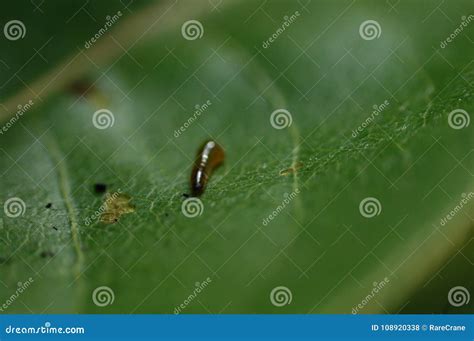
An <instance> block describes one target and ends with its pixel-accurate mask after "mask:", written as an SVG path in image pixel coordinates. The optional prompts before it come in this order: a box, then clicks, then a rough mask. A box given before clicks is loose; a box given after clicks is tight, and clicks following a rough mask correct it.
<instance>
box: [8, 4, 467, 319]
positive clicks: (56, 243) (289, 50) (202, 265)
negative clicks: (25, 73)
mask: <svg viewBox="0 0 474 341" xmlns="http://www.w3.org/2000/svg"><path fill="white" fill-rule="evenodd" d="M185 3H186V2H185ZM187 3H190V2H187ZM468 3H469V2H468V1H459V2H457V3H456V5H453V4H450V5H449V6H448V5H447V4H445V5H440V4H438V3H437V2H435V1H428V2H426V3H424V5H423V6H422V5H420V4H414V3H411V2H408V1H401V2H399V3H397V4H395V5H390V4H388V3H384V2H380V1H364V2H355V1H338V2H335V1H313V2H309V3H305V4H304V3H303V2H269V3H265V4H257V3H253V2H240V3H235V4H233V5H228V6H224V5H222V4H221V5H219V4H214V5H216V6H218V7H217V9H216V8H214V7H213V5H212V4H211V3H209V4H206V6H207V7H206V6H202V9H201V11H202V12H204V14H203V15H202V16H200V15H199V14H198V13H197V12H196V13H193V12H192V11H189V10H186V6H185V5H183V4H181V5H180V7H176V8H175V7H171V9H169V12H166V11H167V8H169V7H166V6H164V5H163V7H162V8H161V12H153V11H150V10H148V11H147V9H146V8H145V10H144V12H147V13H149V15H150V16H153V17H156V16H157V15H158V13H160V15H161V14H163V13H165V14H164V17H173V18H175V19H173V20H172V21H171V20H170V21H169V23H168V29H167V30H166V31H165V32H164V33H163V34H162V35H159V36H156V35H150V37H148V39H140V38H139V37H140V35H141V34H140V32H138V33H137V32H134V34H133V35H131V34H130V35H125V36H123V35H121V34H120V32H128V31H127V29H126V28H127V27H129V26H127V25H130V22H132V23H136V21H133V20H132V19H133V18H129V19H130V20H131V21H127V22H125V23H122V24H120V23H118V25H122V26H117V32H119V33H117V38H115V40H116V41H117V43H118V44H116V45H121V46H123V47H124V48H125V49H127V50H126V51H127V52H126V53H123V54H122V55H121V56H120V58H116V57H115V56H114V54H110V58H111V59H110V60H109V62H108V63H105V64H104V66H101V65H102V64H103V63H104V60H105V59H106V58H105V57H104V59H102V57H101V58H100V59H101V63H99V64H98V67H97V68H95V67H93V68H92V71H88V72H87V73H84V74H82V73H83V70H86V69H87V68H83V69H80V70H79V71H81V72H79V71H74V70H66V71H65V73H66V74H68V73H69V72H71V74H72V76H67V77H65V78H64V79H62V81H60V82H59V83H60V84H59V85H55V86H54V87H55V88H56V89H57V90H56V91H51V92H49V91H48V95H49V96H48V98H47V99H46V98H43V101H42V102H39V101H38V102H36V101H35V104H34V105H33V106H32V108H31V109H29V110H28V112H27V113H25V114H24V115H20V119H18V120H16V121H15V122H13V124H11V127H9V129H7V131H5V132H4V133H3V134H2V135H1V137H0V139H1V141H2V147H1V152H2V156H3V157H2V158H1V159H0V160H1V161H0V171H1V172H2V174H3V175H2V177H1V187H2V197H1V200H2V201H3V203H7V200H8V199H10V198H20V199H21V200H22V201H23V202H24V203H25V208H24V212H23V213H24V214H23V215H20V216H19V217H11V215H12V214H10V216H8V215H7V214H6V212H5V214H4V215H3V219H2V220H1V221H0V224H1V225H0V236H1V240H0V257H1V259H2V262H1V265H0V271H1V278H0V280H1V282H0V287H1V288H2V289H1V290H0V302H2V301H7V299H8V298H9V297H10V296H11V295H12V294H14V293H15V290H16V289H17V283H18V282H22V283H25V282H26V281H28V279H29V278H30V277H31V278H32V280H33V281H32V284H31V285H30V286H29V287H28V289H27V290H24V292H23V293H21V295H19V297H18V299H15V300H13V302H12V303H11V304H8V307H7V308H8V309H4V310H5V311H7V312H12V313H13V312H29V311H33V312H35V313H40V312H47V313H64V312H67V313H73V312H80V313H98V312H103V313H173V312H176V308H178V307H179V310H180V312H183V313H207V312H212V313H219V312H225V313H308V312H309V313H327V312H329V313H351V312H354V309H356V307H357V306H358V305H359V304H361V306H362V308H360V307H358V308H357V309H356V310H357V312H359V313H383V312H390V313H396V312H399V311H400V310H401V309H402V310H403V309H406V311H410V312H448V311H449V312H453V313H460V312H468V311H469V310H472V303H470V305H465V306H463V307H460V308H453V307H451V306H450V305H449V301H448V292H449V290H450V289H451V288H452V287H454V286H464V287H465V288H466V289H467V290H469V291H470V292H471V293H472V292H474V291H473V287H472V284H473V281H472V279H473V278H472V265H473V260H474V257H473V245H472V233H473V230H472V224H471V220H472V219H471V218H470V212H471V210H472V203H471V201H470V198H471V196H470V193H472V180H471V178H472V169H473V161H474V160H473V159H472V156H471V150H472V147H471V146H472V141H473V137H472V136H473V135H472V129H473V125H472V124H471V125H467V126H466V127H464V128H462V129H453V128H452V127H451V126H450V124H449V122H450V119H449V117H450V116H449V115H450V113H451V112H453V110H457V109H462V110H465V111H466V113H467V117H469V115H470V114H471V113H473V112H474V97H473V95H474V70H473V64H472V51H473V44H472V40H473V38H471V37H473V35H472V27H471V26H467V27H465V28H464V31H463V32H462V33H460V34H458V35H457V36H456V37H455V38H454V39H453V40H452V42H451V43H449V44H448V45H447V46H446V47H445V48H441V47H440V43H441V42H442V41H444V40H445V39H446V38H447V37H449V36H450V35H451V34H452V33H453V32H454V31H455V29H456V28H457V27H458V26H459V25H460V24H461V22H462V20H464V19H461V16H462V15H465V16H469V14H470V13H468V9H469V7H468ZM171 5H173V3H171ZM296 11H298V14H296ZM127 15H130V16H133V15H134V14H133V13H130V14H127ZM292 15H293V17H292ZM158 16H159V15H158ZM285 17H287V18H285ZM178 18H179V19H178ZM125 19H127V18H124V20H125ZM188 20H199V21H200V23H201V24H202V27H203V35H202V37H201V38H198V39H196V40H187V39H185V38H184V37H183V35H182V31H181V27H182V25H183V24H184V23H185V22H187V21H188ZM367 20H375V21H376V22H377V23H378V24H379V25H380V30H381V31H380V36H379V37H378V38H375V39H373V40H365V39H363V37H361V34H360V33H359V27H360V26H361V24H362V23H364V22H365V21H367ZM285 21H286V22H287V23H288V21H291V24H288V25H286V26H285V29H284V30H278V29H279V28H281V27H282V25H284V22H285ZM151 22H153V21H151ZM76 28H77V26H76ZM56 29H57V28H55V29H54V30H56ZM77 29H79V30H81V27H78V28H77ZM145 29H146V28H143V31H144V30H145ZM84 30H85V29H84ZM81 32H82V30H81ZM114 32H115V31H112V32H111V36H113V35H114ZM272 36H273V37H274V38H272V39H273V41H272V42H270V43H269V40H268V39H269V38H270V37H272ZM131 37H135V39H138V40H137V41H136V43H134V41H133V38H131ZM75 39H76V38H74V40H73V41H74V42H75V43H76V44H77V45H79V44H81V43H82V40H83V39H84V38H83V37H82V36H81V38H80V39H79V38H77V40H75ZM86 39H87V38H86ZM101 39H102V38H101ZM103 39H109V38H106V37H105V36H104V37H103ZM110 39H111V38H110ZM120 39H123V41H121V40H120ZM264 42H267V43H266V44H264ZM98 44H100V41H99V42H98ZM72 45H74V44H72ZM264 45H265V46H264ZM104 46H105V47H104ZM107 46H108V45H107V44H104V45H100V46H98V48H97V50H95V51H102V49H104V48H105V50H107ZM11 49H16V47H15V46H14V45H13V43H12V44H11ZM83 52H84V53H86V54H87V52H88V51H85V50H83ZM122 52H123V51H122ZM16 53H18V51H17V52H16ZM94 56H96V55H94ZM94 58H95V57H94ZM97 58H98V57H97ZM92 61H94V59H92ZM79 73H81V78H78V75H79ZM31 75H32V76H31V77H32V79H33V78H34V77H35V75H37V74H36V73H35V72H32V74H31ZM52 77H54V73H53V76H52ZM72 80H75V83H74V86H71V81H72ZM54 82H55V80H54V79H53V83H54ZM54 84H55V83H54ZM63 85H64V86H63ZM78 88H79V90H81V89H84V88H85V89H87V91H86V92H85V93H82V92H80V93H79V94H78V90H77V89H78ZM14 98H15V100H16V99H18V98H20V97H14ZM10 102H11V103H13V102H14V100H10ZM204 104H205V107H206V108H204V107H203V105H204ZM196 105H199V106H200V108H201V109H200V110H199V113H196ZM374 105H376V106H377V108H378V110H377V112H376V113H373V111H374ZM101 109H106V110H108V111H109V112H110V113H108V112H104V111H102V112H100V113H102V114H104V113H105V114H106V115H109V117H108V118H111V119H112V118H113V124H111V122H109V123H108V125H110V126H109V127H107V128H106V129H98V128H97V127H96V126H100V125H101V124H104V122H103V121H94V119H93V117H94V113H96V112H97V111H99V110H101ZM278 109H284V110H286V112H285V111H281V110H280V111H277V110H278ZM275 111H277V114H278V113H279V114H281V113H283V114H284V115H287V117H288V113H289V115H291V121H292V123H291V125H289V126H288V127H286V128H283V129H275V128H274V127H273V125H277V124H275V122H273V123H274V124H273V125H272V122H271V117H272V113H274V112H275ZM456 115H458V114H456ZM461 115H464V118H467V117H466V115H465V114H463V113H461ZM104 117H105V116H104ZM456 117H458V116H456ZM451 118H452V117H451ZM456 122H457V121H456ZM94 123H95V124H94ZM277 123H278V122H277ZM451 123H452V122H451ZM106 125H107V124H106ZM451 125H453V124H451ZM100 127H101V128H103V126H100ZM181 127H183V129H181ZM358 127H361V129H360V130H359V131H357V132H356V133H354V130H356V129H358ZM209 138H211V139H214V140H216V141H217V142H218V143H219V144H220V145H221V146H222V147H223V148H224V149H225V153H226V159H225V164H224V166H222V167H221V168H219V169H217V170H216V171H215V173H214V174H213V175H212V176H211V178H210V180H209V184H208V186H207V188H206V191H205V193H204V195H203V196H202V197H201V198H200V199H201V200H202V205H203V206H202V207H203V209H202V211H201V214H200V215H199V216H197V217H194V218H190V217H187V216H185V215H184V214H183V212H182V205H183V202H184V199H185V198H184V196H183V194H185V193H189V186H190V183H189V182H190V181H189V178H190V173H191V168H192V166H193V163H194V160H195V157H196V152H197V150H198V148H199V146H200V145H201V144H202V143H203V142H204V141H205V140H206V139H209ZM95 184H106V185H107V191H108V193H109V194H110V195H112V196H113V195H116V193H117V192H118V191H120V193H122V195H124V196H125V195H126V196H127V197H129V198H130V202H129V204H130V206H128V204H127V200H128V199H126V200H123V202H125V204H124V205H125V207H126V209H125V211H126V212H122V213H124V214H122V215H119V216H117V220H118V221H117V222H116V223H114V224H105V223H103V222H101V218H100V217H99V216H100V214H98V213H97V212H99V213H100V209H101V207H102V208H103V207H104V201H106V200H107V198H108V197H107V196H105V195H104V194H101V193H96V192H95V191H94V185H95ZM463 193H464V194H465V196H463ZM366 198H375V199H376V200H372V202H373V203H375V204H376V206H377V205H379V206H378V207H376V212H375V215H374V216H373V217H370V216H372V214H371V211H370V205H369V209H367V210H368V211H367V212H364V211H363V212H362V213H364V214H361V209H360V205H361V203H364V202H365V201H364V199H366ZM463 199H464V201H466V203H465V204H462V206H463V207H462V208H461V209H456V212H455V214H453V218H452V219H450V220H449V221H447V222H446V223H441V220H442V218H443V217H445V216H446V215H447V214H450V211H451V210H454V209H455V208H456V206H459V203H460V202H462V201H463ZM48 203H50V204H51V207H49V205H48ZM20 204H21V202H20ZM47 206H48V207H49V208H48V207H47ZM107 206H108V207H109V208H110V206H111V204H110V201H109V202H108V205H107ZM270 215H272V219H270V218H269V216H270ZM90 221H92V223H91V224H89V222H90ZM456 268H463V269H466V272H464V273H458V272H456V271H453V269H456ZM468 271H470V274H471V275H469V276H466V275H465V273H469V272H468ZM444 273H448V274H450V276H449V277H448V276H446V277H444V276H443V274H444ZM438 276H439V277H440V278H442V280H438V279H436V280H433V279H434V278H438ZM381 282H386V284H384V285H381V284H380V283H381ZM203 283H206V285H205V288H204V287H203ZM374 283H375V284H376V285H375V287H376V288H377V292H374V291H373V290H374ZM196 284H198V286H196ZM103 286H106V287H108V288H110V290H111V291H112V292H113V296H114V300H113V302H109V303H111V304H109V305H106V306H104V307H102V306H101V304H97V297H96V300H94V299H93V296H94V294H93V293H94V292H96V293H97V291H95V290H96V289H97V288H100V287H103ZM280 286H284V287H286V288H288V290H289V291H290V292H291V296H292V300H291V303H289V304H287V305H284V306H281V307H279V306H277V305H278V304H277V305H275V304H272V300H271V298H270V295H271V292H272V290H273V289H274V288H276V287H280ZM198 287H199V288H202V290H201V289H200V290H199V291H200V292H197V291H196V288H198ZM433 292H435V293H436V295H435V296H432V297H431V300H430V302H429V303H426V302H425V301H426V300H423V297H424V295H426V293H433ZM369 294H371V295H372V297H371V298H369V299H367V296H368V295H369ZM190 295H191V296H190ZM194 296H195V297H194ZM364 302H365V303H364ZM411 302H424V303H423V304H422V305H419V306H417V307H414V306H413V305H412V304H413V303H411ZM99 303H100V302H99ZM181 305H182V306H181ZM183 307H184V308H183ZM450 307H451V308H450Z"/></svg>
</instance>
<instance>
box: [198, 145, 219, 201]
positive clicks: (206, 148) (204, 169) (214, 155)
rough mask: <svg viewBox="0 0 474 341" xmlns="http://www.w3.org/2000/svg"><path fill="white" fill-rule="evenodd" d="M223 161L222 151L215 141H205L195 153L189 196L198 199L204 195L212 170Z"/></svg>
mask: <svg viewBox="0 0 474 341" xmlns="http://www.w3.org/2000/svg"><path fill="white" fill-rule="evenodd" d="M223 161H224V149H222V147H221V146H219V145H218V144H217V143H216V142H215V141H212V140H209V141H206V142H205V143H204V144H203V145H202V147H201V148H199V151H198V153H197V157H196V161H195V163H194V167H193V170H192V172H191V195H192V196H193V197H199V196H201V195H202V193H204V189H205V187H206V185H207V181H208V180H209V177H210V176H211V174H212V172H213V171H214V169H216V168H217V167H219V166H220V165H221V164H222V162H223Z"/></svg>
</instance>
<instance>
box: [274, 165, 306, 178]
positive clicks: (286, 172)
mask: <svg viewBox="0 0 474 341" xmlns="http://www.w3.org/2000/svg"><path fill="white" fill-rule="evenodd" d="M301 167H303V163H302V162H297V163H296V164H295V165H294V166H292V167H290V168H286V169H283V170H281V171H280V175H281V176H287V175H290V174H292V173H295V172H296V171H297V170H298V169H300V168H301Z"/></svg>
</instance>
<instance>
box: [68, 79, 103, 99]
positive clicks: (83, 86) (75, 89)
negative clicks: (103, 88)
mask: <svg viewBox="0 0 474 341" xmlns="http://www.w3.org/2000/svg"><path fill="white" fill-rule="evenodd" d="M68 90H69V91H70V92H71V93H73V94H75V95H77V96H78V97H82V96H87V95H88V94H90V93H92V92H94V91H95V90H96V88H95V86H94V83H92V82H91V81H89V80H86V79H79V80H75V81H74V82H72V83H70V84H69V85H68Z"/></svg>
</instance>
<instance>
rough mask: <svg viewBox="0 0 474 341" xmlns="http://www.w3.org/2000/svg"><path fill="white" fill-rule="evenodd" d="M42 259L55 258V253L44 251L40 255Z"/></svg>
mask: <svg viewBox="0 0 474 341" xmlns="http://www.w3.org/2000/svg"><path fill="white" fill-rule="evenodd" d="M40 257H41V258H48V257H54V253H53V252H51V251H43V252H41V253H40Z"/></svg>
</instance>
